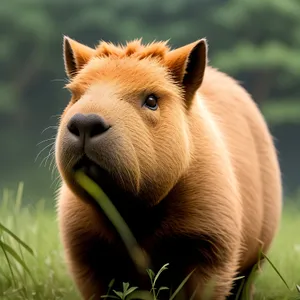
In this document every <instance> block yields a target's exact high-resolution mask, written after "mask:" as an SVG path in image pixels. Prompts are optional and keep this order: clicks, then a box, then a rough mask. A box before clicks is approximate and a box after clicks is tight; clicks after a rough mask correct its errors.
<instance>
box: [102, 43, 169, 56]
mask: <svg viewBox="0 0 300 300" xmlns="http://www.w3.org/2000/svg"><path fill="white" fill-rule="evenodd" d="M167 43H168V42H167V41H160V42H155V41H154V42H152V43H149V44H146V45H143V44H142V42H141V39H135V40H133V41H129V42H127V43H126V45H118V46H117V45H114V44H113V43H108V42H105V41H101V42H100V44H99V45H98V47H97V48H96V56H98V57H114V58H124V57H134V58H137V59H144V58H155V59H158V60H164V58H165V56H166V54H167V53H168V52H169V51H170V48H169V47H168V45H167Z"/></svg>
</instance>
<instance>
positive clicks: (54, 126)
mask: <svg viewBox="0 0 300 300" xmlns="http://www.w3.org/2000/svg"><path fill="white" fill-rule="evenodd" d="M57 128H58V126H57V125H51V126H48V127H47V128H45V129H44V130H43V131H42V133H41V134H43V133H44V132H45V131H46V130H49V129H57Z"/></svg>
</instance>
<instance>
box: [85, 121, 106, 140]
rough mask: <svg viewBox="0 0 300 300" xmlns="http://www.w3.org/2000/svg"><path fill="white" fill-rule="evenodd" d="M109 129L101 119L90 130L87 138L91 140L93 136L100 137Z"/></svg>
mask: <svg viewBox="0 0 300 300" xmlns="http://www.w3.org/2000/svg"><path fill="white" fill-rule="evenodd" d="M109 128H110V126H109V125H108V124H106V123H105V122H104V121H103V120H102V119H100V118H99V119H98V120H97V121H96V122H95V123H94V124H93V125H92V126H91V129H90V134H89V136H90V137H91V138H92V137H94V136H97V135H100V134H102V133H104V132H105V131H107V130H108V129H109Z"/></svg>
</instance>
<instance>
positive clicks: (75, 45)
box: [63, 36, 95, 78]
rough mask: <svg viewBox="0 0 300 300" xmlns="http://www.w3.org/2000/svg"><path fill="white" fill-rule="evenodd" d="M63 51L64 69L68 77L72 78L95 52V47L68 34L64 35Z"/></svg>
mask: <svg viewBox="0 0 300 300" xmlns="http://www.w3.org/2000/svg"><path fill="white" fill-rule="evenodd" d="M63 51H64V63H65V71H66V74H67V76H68V77H69V78H73V77H74V76H75V75H76V74H77V73H78V72H79V71H80V69H82V68H83V67H84V65H85V64H87V63H88V61H89V60H90V59H91V58H92V57H93V56H94V54H95V49H92V48H90V47H88V46H85V45H83V44H81V43H79V42H77V41H75V40H73V39H71V38H69V37H68V36H64V39H63Z"/></svg>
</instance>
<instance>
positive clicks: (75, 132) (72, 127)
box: [67, 122, 80, 136]
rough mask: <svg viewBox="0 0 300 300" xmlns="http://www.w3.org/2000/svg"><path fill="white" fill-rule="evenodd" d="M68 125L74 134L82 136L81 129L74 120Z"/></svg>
mask: <svg viewBox="0 0 300 300" xmlns="http://www.w3.org/2000/svg"><path fill="white" fill-rule="evenodd" d="M67 127H68V129H69V131H70V132H71V133H72V134H74V135H76V136H80V131H79V129H78V127H77V126H76V124H75V123H74V122H70V123H69V124H68V126H67Z"/></svg>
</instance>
